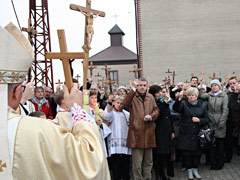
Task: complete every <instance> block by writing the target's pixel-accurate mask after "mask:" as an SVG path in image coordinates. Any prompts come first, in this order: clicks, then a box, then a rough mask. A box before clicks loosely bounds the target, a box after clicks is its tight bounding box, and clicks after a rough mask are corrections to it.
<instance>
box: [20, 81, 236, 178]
mask: <svg viewBox="0 0 240 180" xmlns="http://www.w3.org/2000/svg"><path fill="white" fill-rule="evenodd" d="M75 82H76V81H75ZM210 83H211V84H210V87H209V88H207V86H206V85H204V84H203V78H201V79H200V80H199V79H198V77H192V78H191V81H190V83H189V84H184V83H182V82H179V83H178V84H177V86H174V84H170V83H169V84H165V85H163V84H160V85H159V84H152V85H149V84H148V82H147V80H146V79H144V78H139V79H137V80H135V81H134V83H133V87H131V88H126V87H124V86H120V87H118V88H115V89H113V91H112V92H111V93H110V94H108V95H107V94H106V92H105V90H104V88H103V87H101V86H100V84H95V83H93V82H91V83H90V84H89V86H88V87H89V89H88V91H89V109H88V110H87V112H88V113H89V115H90V116H91V117H92V118H93V119H96V115H97V114H96V112H95V111H96V110H95V107H97V106H99V107H100V109H102V111H101V113H99V115H100V118H99V119H98V120H96V124H97V125H98V126H99V128H100V132H101V136H102V142H103V145H104V149H105V154H106V157H107V159H108V164H109V168H110V170H111V172H112V176H113V179H114V180H120V179H124V180H127V179H130V170H131V169H132V174H133V177H134V179H151V177H152V169H154V171H155V174H156V178H157V179H163V180H165V179H170V177H172V176H174V170H173V162H174V161H181V162H182V169H181V170H182V171H185V170H187V174H188V179H193V178H194V177H195V178H197V179H201V175H200V174H199V173H198V165H199V163H200V158H201V156H202V154H205V156H206V165H210V166H209V169H210V170H221V169H222V168H223V167H224V163H230V162H231V160H232V157H233V149H234V147H236V148H237V154H238V155H240V144H239V142H238V141H240V138H238V137H236V136H234V135H233V132H234V131H236V130H235V129H236V128H237V127H239V126H240V125H239V123H240V121H239V118H240V95H239V83H238V80H237V78H236V77H231V78H230V79H229V83H228V84H226V86H222V84H221V82H220V81H219V80H218V79H214V80H212V81H211V82H210ZM31 89H33V85H32V83H28V84H27V85H26V89H25V92H24V93H23V98H22V99H23V100H22V101H21V104H20V105H19V107H18V110H19V111H18V112H19V113H20V114H21V115H30V116H38V117H44V118H46V119H49V120H51V121H52V122H54V123H55V124H57V125H61V126H63V127H65V128H68V127H69V125H70V124H71V119H69V120H68V121H66V119H64V118H62V120H61V118H59V116H60V115H59V114H61V113H62V112H64V113H69V112H68V111H69V110H68V109H67V107H66V106H65V105H64V95H63V91H61V90H59V88H58V90H57V92H56V93H54V94H52V90H51V89H50V88H49V87H45V88H43V87H39V86H37V87H35V88H34V93H31ZM31 96H33V97H31ZM27 99H28V100H27ZM35 111H36V112H35ZM37 112H42V113H41V114H40V113H37ZM35 113H36V114H35ZM56 115H57V116H58V118H55V117H56ZM56 119H58V120H56ZM59 119H60V120H59ZM206 125H208V126H209V127H211V129H213V130H214V132H215V134H214V136H215V139H216V142H215V144H214V145H213V146H212V147H211V148H209V149H204V150H203V149H201V148H200V146H199V139H198V134H199V131H200V129H201V128H203V127H205V126H206Z"/></svg>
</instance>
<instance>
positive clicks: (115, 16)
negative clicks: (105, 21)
mask: <svg viewBox="0 0 240 180" xmlns="http://www.w3.org/2000/svg"><path fill="white" fill-rule="evenodd" d="M118 16H120V15H117V13H116V12H115V15H113V16H112V17H114V18H115V24H117V17H118Z"/></svg>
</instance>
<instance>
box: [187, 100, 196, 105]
mask: <svg viewBox="0 0 240 180" xmlns="http://www.w3.org/2000/svg"><path fill="white" fill-rule="evenodd" d="M188 102H189V103H190V104H191V105H193V106H195V105H196V104H197V103H198V100H196V101H193V102H192V101H189V100H188Z"/></svg>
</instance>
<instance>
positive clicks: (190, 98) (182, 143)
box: [173, 87, 209, 179]
mask: <svg viewBox="0 0 240 180" xmlns="http://www.w3.org/2000/svg"><path fill="white" fill-rule="evenodd" d="M198 94H199V92H198V89H197V88H194V87H191V88H189V89H188V90H187V92H186V95H187V99H186V100H182V96H180V97H179V98H178V99H177V100H176V102H175V104H174V105H173V109H174V110H175V111H177V112H179V113H181V124H180V132H179V136H178V140H177V147H178V149H180V150H181V151H182V155H183V156H184V158H185V160H186V167H187V169H188V179H193V176H195V177H196V178H197V179H201V176H200V175H199V174H198V165H199V162H200V155H201V150H200V147H199V144H198V137H197V135H198V133H199V130H200V127H201V126H204V125H207V124H208V122H209V119H208V113H207V102H205V101H202V100H198Z"/></svg>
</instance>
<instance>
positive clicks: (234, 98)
mask: <svg viewBox="0 0 240 180" xmlns="http://www.w3.org/2000/svg"><path fill="white" fill-rule="evenodd" d="M229 86H230V88H229V90H228V92H227V94H228V99H229V102H228V108H229V114H228V120H227V132H226V138H225V159H224V162H225V163H229V162H231V160H232V156H233V146H234V137H233V136H232V133H233V130H234V128H235V127H236V126H237V125H238V123H239V122H240V108H239V106H237V102H238V101H239V99H240V95H239V84H238V82H237V78H236V77H235V76H233V77H231V78H230V79H229ZM238 154H240V150H239V148H238Z"/></svg>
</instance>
